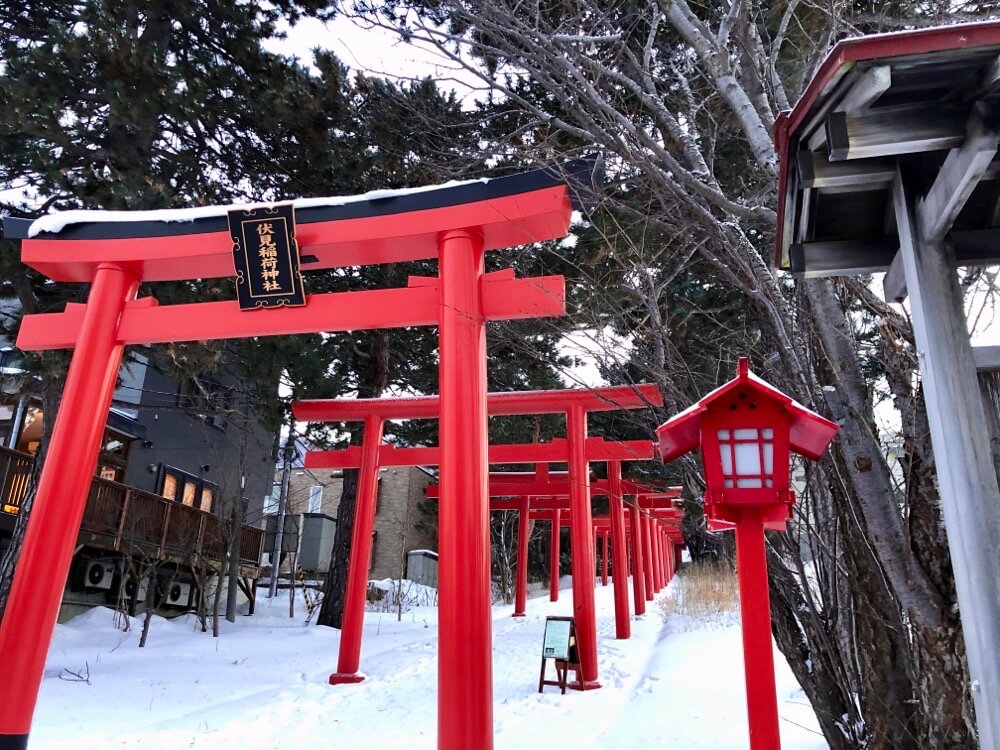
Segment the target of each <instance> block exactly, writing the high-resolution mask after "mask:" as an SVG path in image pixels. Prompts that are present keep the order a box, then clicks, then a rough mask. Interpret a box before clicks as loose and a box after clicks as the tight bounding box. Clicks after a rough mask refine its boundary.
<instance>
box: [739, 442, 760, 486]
mask: <svg viewBox="0 0 1000 750" xmlns="http://www.w3.org/2000/svg"><path fill="white" fill-rule="evenodd" d="M737 432H744V430H737ZM753 432H756V430H753ZM755 437H756V436H755ZM733 447H734V448H735V453H736V476H747V475H751V476H754V475H755V476H760V473H761V471H760V445H759V444H758V443H736V444H735V445H734V446H733ZM741 486H747V485H741ZM757 486H758V487H759V486H760V485H759V484H758V485H757Z"/></svg>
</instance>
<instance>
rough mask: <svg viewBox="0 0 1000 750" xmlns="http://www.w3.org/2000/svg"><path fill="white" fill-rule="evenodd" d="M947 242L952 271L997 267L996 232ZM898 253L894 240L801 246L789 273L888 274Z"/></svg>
mask: <svg viewBox="0 0 1000 750" xmlns="http://www.w3.org/2000/svg"><path fill="white" fill-rule="evenodd" d="M947 240H948V241H949V242H950V243H951V245H952V247H953V248H954V249H955V267H956V268H958V267H967V266H989V265H995V264H997V263H1000V229H970V230H964V231H961V232H951V233H950V234H949V235H948V236H947ZM898 249H899V241H898V240H897V239H896V238H895V237H881V238H877V239H866V240H842V241H838V242H803V243H799V244H796V245H792V246H791V250H790V258H791V268H790V270H791V272H792V273H793V274H794V275H795V276H796V277H798V278H803V279H821V278H828V277H831V276H858V275H861V274H871V273H882V272H888V271H889V270H890V268H891V267H892V263H893V259H894V258H895V257H896V251H897V250H898ZM886 299H889V300H892V298H891V297H886Z"/></svg>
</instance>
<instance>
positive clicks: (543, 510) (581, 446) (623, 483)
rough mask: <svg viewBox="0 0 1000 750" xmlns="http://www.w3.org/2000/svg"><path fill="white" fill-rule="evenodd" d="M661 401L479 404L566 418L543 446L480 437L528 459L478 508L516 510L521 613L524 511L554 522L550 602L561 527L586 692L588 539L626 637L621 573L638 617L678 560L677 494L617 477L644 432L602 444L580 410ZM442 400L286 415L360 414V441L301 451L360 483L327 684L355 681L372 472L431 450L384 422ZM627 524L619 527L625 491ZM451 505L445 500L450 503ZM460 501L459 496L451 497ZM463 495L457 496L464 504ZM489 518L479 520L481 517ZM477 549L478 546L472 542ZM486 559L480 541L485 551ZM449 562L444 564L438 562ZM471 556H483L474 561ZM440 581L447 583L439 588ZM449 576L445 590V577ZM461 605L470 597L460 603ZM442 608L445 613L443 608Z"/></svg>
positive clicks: (298, 406)
mask: <svg viewBox="0 0 1000 750" xmlns="http://www.w3.org/2000/svg"><path fill="white" fill-rule="evenodd" d="M662 403H663V402H662V397H661V395H660V392H659V390H658V389H657V388H656V386H654V385H649V384H643V385H639V386H635V387H631V386H625V387H606V388H591V389H565V390H554V391H526V392H510V393H490V394H488V395H487V397H486V408H487V412H488V414H489V415H490V416H501V415H502V416H510V415H539V414H556V413H564V414H566V429H567V437H566V438H563V439H556V440H553V441H552V442H548V443H526V444H510V445H488V447H487V462H488V463H489V464H494V465H495V464H532V465H534V467H535V468H534V471H532V472H528V473H511V472H492V473H490V474H489V476H488V486H487V491H486V494H487V496H488V497H489V498H490V500H489V503H488V505H485V504H484V506H483V507H482V508H481V509H480V512H485V513H488V512H489V511H495V510H517V511H519V524H518V546H517V572H516V579H515V580H516V585H515V605H514V616H515V617H517V616H521V615H523V614H524V611H525V606H526V598H527V549H528V524H529V521H530V520H531V519H536V520H545V521H548V522H550V523H551V524H552V534H551V549H552V552H551V553H550V558H551V559H550V598H551V599H552V601H556V600H558V596H559V544H560V541H559V529H560V528H561V526H563V525H567V526H569V527H570V539H571V553H572V572H573V614H574V619H575V623H576V633H577V645H578V652H579V656H580V671H579V674H578V681H577V683H575V684H574V687H576V688H578V689H582V690H588V689H593V688H597V687H600V683H599V682H598V662H597V627H596V616H595V612H594V577H595V571H596V568H595V555H594V546H595V545H594V543H595V539H597V538H600V539H601V540H602V552H603V555H602V582H604V583H605V584H606V582H607V573H608V541H609V537H610V538H611V549H612V551H613V552H614V555H615V557H614V562H613V563H612V571H613V583H614V601H615V632H616V637H618V638H628V637H629V636H630V635H631V629H630V624H629V615H630V612H629V603H628V590H627V586H628V571H629V569H632V570H634V571H636V574H635V575H634V576H633V578H632V580H633V589H634V599H635V611H636V614H643V613H644V612H645V608H646V601H650V600H652V598H653V595H654V594H655V593H656V592H658V591H660V589H662V588H663V586H665V585H666V583H667V582H668V581H669V580H670V578H671V577H672V576H673V573H674V571H675V570H676V568H677V565H678V562H679V553H680V547H681V546H682V545H683V537H682V536H681V533H680V527H679V524H680V518H681V516H682V515H683V514H682V512H681V511H680V510H678V509H676V508H675V505H674V504H675V501H676V500H677V498H679V497H680V492H679V490H677V489H676V488H674V489H671V490H670V491H658V490H657V489H655V488H653V487H651V486H649V485H645V484H641V483H637V482H633V481H630V480H626V479H623V477H622V471H621V465H622V463H623V462H627V461H648V460H652V459H653V458H654V445H653V443H652V441H650V440H630V441H624V442H609V441H606V440H604V439H603V438H600V437H589V436H588V435H587V426H586V424H587V420H586V415H587V414H588V413H592V412H602V411H614V410H620V409H639V408H644V407H647V406H660V405H662ZM439 410H440V399H438V398H436V397H422V398H387V399H356V400H330V401H302V402H298V403H295V404H293V405H292V412H293V414H294V416H295V418H296V419H297V420H299V421H303V422H350V421H355V422H358V421H362V422H364V432H363V434H362V444H361V446H355V447H351V448H347V449H344V450H336V451H310V452H308V453H307V454H306V456H305V466H306V468H308V469H357V470H358V471H359V477H358V490H357V498H356V501H355V502H356V505H355V512H354V523H353V527H352V532H351V553H350V559H349V565H348V584H347V594H346V600H345V607H344V617H343V624H342V630H341V639H340V655H339V659H338V663H337V671H336V672H335V673H334V674H332V675H331V676H330V683H331V684H338V683H351V682H360V681H361V680H363V679H364V675H363V673H362V672H360V659H361V633H362V626H363V620H364V605H365V595H366V592H367V588H368V570H369V563H370V559H371V546H372V531H373V528H374V522H375V505H376V500H377V495H378V474H379V471H380V470H381V469H382V468H387V467H398V466H438V465H440V463H441V456H442V453H441V450H440V449H439V448H438V447H436V446H435V447H397V446H393V445H385V444H383V442H382V440H383V426H384V424H385V422H386V421H389V420H408V419H434V418H437V417H438V414H439ZM594 462H603V463H606V464H607V479H604V480H596V481H595V480H592V479H591V477H590V468H589V464H590V463H594ZM551 463H565V464H567V467H568V468H567V471H565V472H550V470H549V464H551ZM443 485H444V482H443V476H442V485H431V486H430V487H428V488H427V496H428V497H430V498H436V499H438V500H439V503H440V505H439V517H440V524H441V525H442V526H443V525H444V524H445V523H446V519H448V518H449V517H450V515H451V514H452V513H453V512H454V509H453V508H450V507H448V506H447V502H448V500H446V499H445V496H444V493H443ZM595 495H605V496H607V498H608V504H609V513H608V516H606V517H603V518H594V517H593V516H592V512H591V497H593V496H595ZM626 496H631V497H633V498H634V500H633V502H632V503H630V504H629V505H628V508H629V523H628V524H626V523H625V505H626V503H625V497H626ZM451 502H454V501H451ZM458 502H462V500H461V499H460V500H459V501H458ZM466 502H467V501H466ZM487 525H488V524H487ZM476 552H477V555H482V554H483V550H481V549H477V550H476ZM485 553H486V559H485V564H486V566H487V568H488V566H489V549H486V550H485ZM449 562H450V561H445V560H442V565H444V566H447V565H448V564H449ZM479 562H482V560H481V559H480V560H479ZM446 581H447V584H446ZM453 582H454V583H457V586H456V587H454V588H453V587H452V583H453ZM472 583H473V579H471V578H469V579H464V578H461V577H459V578H457V579H452V578H448V579H442V580H441V581H440V599H441V600H442V601H444V600H445V599H447V600H449V601H454V602H458V603H459V609H460V610H461V609H462V608H463V607H464V605H465V602H466V600H467V599H468V598H469V596H470V592H473V593H472V595H473V596H474V595H476V593H475V592H474V587H473V585H472ZM470 604H471V602H470ZM442 616H443V613H442ZM477 635H478V637H479V638H480V639H482V641H483V642H485V643H488V642H489V623H486V627H485V632H480V633H478V634H477ZM455 656H456V657H457V658H456V660H455V661H454V662H453V661H450V659H451V658H452V655H451V654H445V653H442V654H440V656H439V660H440V662H439V670H440V673H441V674H442V675H444V674H449V675H452V674H458V673H460V672H461V671H462V669H463V665H465V664H466V663H467V656H465V655H455Z"/></svg>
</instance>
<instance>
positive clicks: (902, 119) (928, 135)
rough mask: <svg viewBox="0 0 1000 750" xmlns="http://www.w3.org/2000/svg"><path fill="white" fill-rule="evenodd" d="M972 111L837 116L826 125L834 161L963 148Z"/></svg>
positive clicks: (923, 109) (941, 108) (940, 108)
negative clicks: (969, 113) (969, 115)
mask: <svg viewBox="0 0 1000 750" xmlns="http://www.w3.org/2000/svg"><path fill="white" fill-rule="evenodd" d="M967 119H968V111H967V110H966V109H965V108H963V107H955V106H948V105H937V106H920V107H912V106H907V107H892V108H889V109H878V110H870V111H868V112H862V113H859V114H854V115H852V114H848V113H846V112H834V113H832V114H831V115H830V117H829V118H827V121H826V138H827V146H828V151H829V158H830V161H843V160H845V159H868V158H873V157H878V156H899V155H901V154H914V153H920V152H924V151H938V150H941V149H945V148H955V147H956V146H960V145H961V144H962V143H963V142H964V141H965V138H966V134H967V128H966V121H967Z"/></svg>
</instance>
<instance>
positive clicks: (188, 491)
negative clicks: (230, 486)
mask: <svg viewBox="0 0 1000 750" xmlns="http://www.w3.org/2000/svg"><path fill="white" fill-rule="evenodd" d="M157 486H158V487H159V490H158V492H159V494H160V495H162V496H163V497H165V498H167V500H173V501H175V502H179V503H182V504H184V505H187V506H190V507H192V508H197V509H198V510H203V511H205V512H207V513H210V512H211V511H212V504H213V503H214V501H215V493H216V492H218V490H219V488H218V487H217V486H216V485H215V484H213V483H212V482H206V481H205V480H204V479H200V478H198V477H196V476H194V475H193V474H188V473H187V472H186V471H181V470H180V469H175V468H174V467H173V466H167V465H166V464H160V478H159V482H158V483H157Z"/></svg>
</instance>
